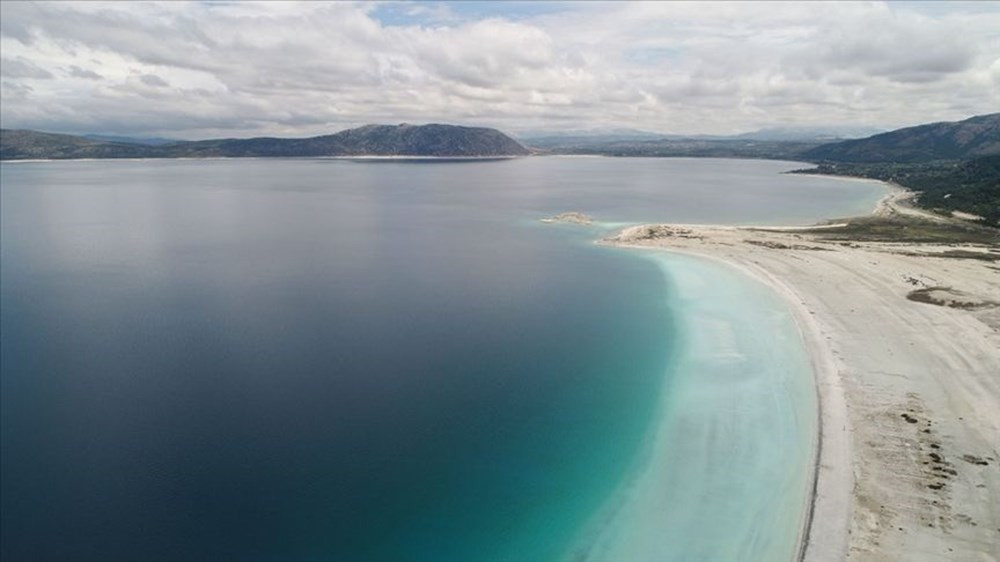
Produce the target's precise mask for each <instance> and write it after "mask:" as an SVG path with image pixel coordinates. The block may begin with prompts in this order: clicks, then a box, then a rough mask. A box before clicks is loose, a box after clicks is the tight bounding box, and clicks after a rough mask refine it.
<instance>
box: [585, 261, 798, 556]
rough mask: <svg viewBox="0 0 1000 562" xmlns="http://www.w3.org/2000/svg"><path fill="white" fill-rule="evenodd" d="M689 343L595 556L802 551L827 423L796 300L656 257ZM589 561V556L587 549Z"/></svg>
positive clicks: (701, 265)
mask: <svg viewBox="0 0 1000 562" xmlns="http://www.w3.org/2000/svg"><path fill="white" fill-rule="evenodd" d="M650 259H653V260H655V261H656V262H657V263H658V265H659V266H660V267H661V268H662V271H663V274H664V277H665V279H666V282H667V284H668V285H669V287H670V289H671V290H670V291H669V293H668V294H669V295H670V299H669V307H670V309H671V313H672V317H673V318H675V320H676V322H677V328H676V329H677V333H678V334H679V336H678V338H679V341H678V342H675V343H676V345H677V347H676V348H675V350H676V351H675V353H674V354H673V356H672V358H671V362H670V365H669V368H668V371H667V373H666V377H665V382H664V387H663V389H662V395H661V396H662V399H661V402H660V406H659V411H658V415H657V421H655V422H654V423H653V424H652V426H651V428H650V430H649V434H648V439H647V442H646V443H645V445H644V447H643V449H642V452H641V453H640V455H639V456H638V458H637V464H636V466H635V467H634V469H633V472H632V474H631V476H630V477H629V478H628V479H627V480H626V481H625V483H624V484H623V487H622V488H621V489H620V490H619V493H618V494H617V495H616V496H613V498H612V500H611V501H610V502H609V505H608V508H607V513H606V514H604V515H603V517H602V518H599V519H598V520H597V521H595V522H594V526H593V527H592V529H590V530H589V532H590V533H591V534H590V535H585V536H584V538H582V539H581V540H582V542H583V544H582V545H581V547H580V548H581V549H582V552H585V553H586V556H583V557H582V558H583V559H586V560H607V561H613V560H636V561H639V560H657V561H678V562H680V561H688V560H727V561H741V560H745V561H759V560H792V559H793V558H794V556H795V553H796V549H797V545H798V541H799V531H800V529H801V521H802V517H803V514H804V509H805V507H806V505H807V501H808V493H809V489H810V485H811V479H810V472H811V469H812V465H813V462H814V446H815V440H816V431H817V425H816V424H817V417H816V412H817V410H816V407H817V406H816V393H815V386H814V384H813V378H812V370H811V366H810V361H809V357H808V356H807V354H806V353H805V351H804V347H803V343H802V340H801V337H800V334H799V331H798V328H797V327H796V324H795V322H794V319H793V317H792V316H791V314H790V312H789V310H788V307H787V305H786V303H784V302H783V301H782V300H781V299H780V297H779V296H778V295H777V294H776V293H774V291H773V290H772V289H771V288H769V287H767V286H765V285H763V284H762V283H760V282H758V281H757V280H755V279H752V278H749V277H748V276H747V274H745V273H744V272H742V271H738V270H736V269H735V268H733V267H731V266H728V265H726V264H723V263H720V262H716V261H712V260H709V259H705V258H698V257H691V256H687V255H682V254H669V253H662V254H658V255H655V256H650ZM577 559H580V557H579V556H578V557H577Z"/></svg>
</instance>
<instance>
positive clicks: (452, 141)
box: [0, 123, 530, 160]
mask: <svg viewBox="0 0 1000 562" xmlns="http://www.w3.org/2000/svg"><path fill="white" fill-rule="evenodd" d="M527 154H530V151H529V150H528V149H527V148H525V147H524V146H523V145H522V144H521V143H519V142H517V141H516V140H514V139H513V138H511V137H509V136H507V135H506V134H504V133H502V132H500V131H498V130H496V129H491V128H486V127H465V126H459V125H443V124H437V123H432V124H427V125H409V124H405V123H404V124H400V125H365V126H363V127H358V128H355V129H346V130H344V131H339V132H337V133H333V134H330V135H320V136H316V137H307V138H278V137H256V138H249V139H211V140H203V141H178V142H173V143H169V144H163V145H156V146H152V145H149V144H139V143H134V142H122V141H106V140H99V139H93V138H87V137H82V136H75V135H63V134H58V133H43V132H39V131H30V130H24V129H0V160H25V159H53V160H59V159H78V158H211V157H230V158H240V157H316V156H422V157H499V156H524V155H527Z"/></svg>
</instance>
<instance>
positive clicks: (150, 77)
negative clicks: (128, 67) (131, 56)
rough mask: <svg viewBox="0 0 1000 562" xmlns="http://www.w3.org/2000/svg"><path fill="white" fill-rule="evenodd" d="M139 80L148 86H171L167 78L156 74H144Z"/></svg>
mask: <svg viewBox="0 0 1000 562" xmlns="http://www.w3.org/2000/svg"><path fill="white" fill-rule="evenodd" d="M139 80H140V81H141V82H142V83H143V84H145V85H147V86H154V87H157V88H167V87H169V86H170V84H169V83H167V81H166V80H164V79H163V78H160V77H159V76H157V75H155V74H143V75H142V76H140V77H139Z"/></svg>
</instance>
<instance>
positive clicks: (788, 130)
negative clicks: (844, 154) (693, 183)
mask: <svg viewBox="0 0 1000 562" xmlns="http://www.w3.org/2000/svg"><path fill="white" fill-rule="evenodd" d="M881 132H882V131H880V130H879V129H872V128H871V127H855V126H833V125H831V126H815V127H810V126H792V127H772V128H768V129H760V130H758V131H754V132H752V133H743V134H740V135H736V136H735V137H733V138H735V139H745V140H759V141H795V142H832V141H840V140H845V139H860V138H864V137H870V136H872V135H875V134H878V133H881Z"/></svg>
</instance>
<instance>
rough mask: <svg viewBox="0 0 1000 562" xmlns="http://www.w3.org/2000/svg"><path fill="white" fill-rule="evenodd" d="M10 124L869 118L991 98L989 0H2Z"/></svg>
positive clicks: (185, 126)
mask: <svg viewBox="0 0 1000 562" xmlns="http://www.w3.org/2000/svg"><path fill="white" fill-rule="evenodd" d="M0 102H2V103H0V122H2V126H3V127H4V128H26V129H36V130H42V131H50V132H65V133H103V134H119V135H131V136H163V137H169V138H184V139H201V138H213V137H248V136H261V135H273V136H311V135H319V134H326V133H332V132H335V131H339V130H342V129H345V128H348V127H353V126H358V125H362V124H366V123H402V122H407V123H414V124H419V123H432V122H434V123H453V124H462V125H478V126H488V127H497V128H499V129H501V130H504V131H507V132H511V133H514V134H521V135H525V134H538V133H541V132H544V131H580V130H605V129H639V130H645V131H654V132H660V133H676V134H734V133H741V132H748V131H753V130H757V129H761V128H767V127H776V126H780V127H808V126H828V125H841V126H855V127H862V126H863V127H870V128H876V129H882V130H888V129H893V128H897V127H902V126H908V125H915V124H920V123H926V122H932V121H951V120H959V119H963V118H966V117H970V116H972V115H977V114H984V113H993V112H997V111H1000V2H990V1H985V2H971V3H960V2H948V3H932V2H916V3H906V2H892V3H881V2H878V3H865V2H843V3H840V2H802V3H796V2H779V3H764V2H739V3H724V2H678V3H667V2H664V3H660V2H637V3H627V2H613V3H601V2H416V3H392V2H364V3H352V2H301V3H300V2H291V1H282V2H273V3H268V2H234V1H219V2H204V1H201V2H165V3H145V2H115V3H88V2H24V1H4V2H0Z"/></svg>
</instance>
